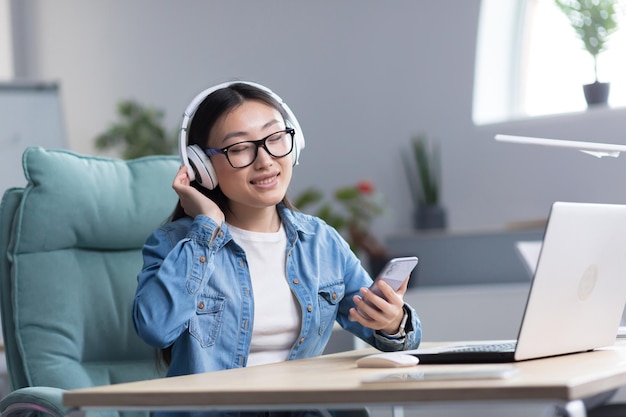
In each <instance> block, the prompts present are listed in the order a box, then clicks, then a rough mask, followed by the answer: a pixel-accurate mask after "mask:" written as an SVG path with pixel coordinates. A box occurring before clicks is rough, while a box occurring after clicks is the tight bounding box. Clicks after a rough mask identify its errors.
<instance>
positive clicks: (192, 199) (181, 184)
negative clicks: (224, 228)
mask: <svg viewBox="0 0 626 417" xmlns="http://www.w3.org/2000/svg"><path fill="white" fill-rule="evenodd" d="M172 188H173V189H174V191H175V192H176V194H178V198H179V199H180V204H181V205H182V207H183V209H184V210H185V213H186V214H187V215H188V216H190V217H196V216H197V215H200V214H204V215H205V216H209V217H211V218H212V219H213V220H215V222H216V223H217V224H218V225H219V224H222V222H223V221H224V213H223V212H222V210H220V208H219V207H218V205H217V204H215V202H213V200H211V199H210V198H208V197H207V196H205V195H204V194H202V193H201V192H200V191H198V190H197V189H195V188H194V187H192V186H191V181H190V180H189V176H188V175H187V167H185V166H181V167H180V169H179V170H178V172H177V173H176V176H175V177H174V182H173V183H172Z"/></svg>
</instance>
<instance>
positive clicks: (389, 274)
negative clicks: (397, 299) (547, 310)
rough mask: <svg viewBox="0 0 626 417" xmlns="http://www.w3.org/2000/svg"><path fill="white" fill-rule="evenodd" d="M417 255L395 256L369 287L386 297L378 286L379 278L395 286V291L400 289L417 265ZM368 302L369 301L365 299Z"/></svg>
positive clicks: (365, 315)
mask: <svg viewBox="0 0 626 417" xmlns="http://www.w3.org/2000/svg"><path fill="white" fill-rule="evenodd" d="M417 261H418V260H417V257H415V256H407V257H403V258H393V259H391V260H390V261H389V262H387V264H386V265H385V266H384V267H383V269H382V270H381V271H380V273H379V274H378V276H377V277H376V279H375V280H374V282H373V283H372V285H370V287H369V289H370V291H372V292H373V293H374V294H376V295H378V296H379V297H383V298H385V296H384V295H383V293H382V292H381V291H380V289H379V288H378V285H376V284H377V282H378V281H379V280H383V281H385V282H386V283H387V284H389V285H390V286H391V288H393V290H394V291H398V289H399V288H400V286H401V285H402V283H403V282H404V281H405V280H406V279H407V277H409V275H410V274H411V271H413V269H415V267H416V266H417ZM363 301H365V302H366V303H367V304H370V302H369V301H367V300H366V299H363ZM370 305H371V304H370ZM357 311H358V312H359V313H360V314H361V315H363V316H364V317H366V318H369V317H368V316H367V314H365V313H363V312H362V311H360V310H359V309H358V308H357Z"/></svg>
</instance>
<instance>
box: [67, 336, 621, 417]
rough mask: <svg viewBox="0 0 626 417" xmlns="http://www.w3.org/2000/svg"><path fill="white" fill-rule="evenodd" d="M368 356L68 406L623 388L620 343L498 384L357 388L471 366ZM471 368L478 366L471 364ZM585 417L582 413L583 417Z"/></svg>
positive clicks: (79, 397)
mask: <svg viewBox="0 0 626 417" xmlns="http://www.w3.org/2000/svg"><path fill="white" fill-rule="evenodd" d="M372 352H373V350H371V349H366V350H359V351H351V352H342V353H337V354H332V355H327V356H321V357H318V358H311V359H304V360H297V361H289V362H283V363H279V364H272V365H263V366H257V367H250V368H241V369H233V370H227V371H220V372H213V373H206V374H197V375H188V376H183V377H175V378H163V379H156V380H150V381H141V382H134V383H124V384H117V385H109V386H102V387H94V388H86V389H78V390H72V391H69V392H67V393H66V394H65V395H64V396H63V402H64V404H65V405H66V406H71V407H76V408H78V409H81V410H89V409H117V410H123V409H138V408H140V409H150V410H155V409H181V410H189V409H204V410H206V409H240V410H242V409H289V408H291V409H296V408H305V407H311V406H313V407H315V406H317V407H327V408H342V407H347V406H355V405H356V406H364V405H371V406H374V405H410V404H413V405H414V404H416V403H423V402H427V403H432V402H438V401H439V402H450V401H453V402H454V401H467V402H473V401H520V402H521V401H528V400H530V401H537V402H546V403H547V402H550V403H557V404H568V403H572V402H578V403H579V402H580V401H576V400H580V399H582V398H584V397H587V396H591V395H594V394H598V393H601V392H604V391H608V390H612V389H615V388H619V387H621V386H624V385H626V343H625V342H618V343H617V344H616V345H615V346H613V347H609V348H605V349H602V350H598V351H594V352H588V353H580V354H573V355H566V356H560V357H554V358H548V359H540V360H532V361H525V362H520V363H517V364H515V366H516V367H517V368H518V370H519V371H518V373H517V374H516V375H515V376H513V377H510V378H508V379H501V380H458V381H428V382H426V381H418V382H388V383H374V384H372V383H369V384H363V383H362V382H361V381H362V380H363V379H364V378H366V377H371V376H373V375H377V374H388V373H406V372H416V371H418V370H420V371H425V370H441V369H445V370H451V369H452V368H456V369H461V368H462V369H466V368H468V367H472V365H418V367H416V368H395V369H388V368H385V369H380V368H379V369H371V368H370V369H364V368H357V367H356V365H355V360H356V359H358V358H360V357H362V356H364V355H366V354H369V353H372ZM474 366H476V365H474ZM578 415H583V416H584V410H583V412H582V414H580V413H578Z"/></svg>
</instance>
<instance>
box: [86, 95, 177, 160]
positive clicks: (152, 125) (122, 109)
mask: <svg viewBox="0 0 626 417" xmlns="http://www.w3.org/2000/svg"><path fill="white" fill-rule="evenodd" d="M117 114H118V116H119V121H118V122H115V123H112V124H111V125H110V126H109V127H108V129H107V130H106V131H105V132H103V133H101V134H100V135H98V137H96V139H95V145H96V148H97V149H100V150H107V149H111V148H117V147H121V154H122V158H124V159H134V158H139V157H142V156H148V155H170V154H174V153H175V152H176V132H173V133H170V132H168V131H167V129H166V128H165V127H164V126H163V112H162V111H161V110H158V109H155V108H152V107H147V106H143V105H141V104H139V103H137V102H135V101H133V100H125V101H121V102H120V103H119V104H118V105H117Z"/></svg>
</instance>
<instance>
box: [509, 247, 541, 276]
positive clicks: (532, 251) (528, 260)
mask: <svg viewBox="0 0 626 417" xmlns="http://www.w3.org/2000/svg"><path fill="white" fill-rule="evenodd" d="M541 244H542V241H541V240H520V241H519V242H515V249H517V252H518V253H519V254H520V256H521V258H522V260H523V261H524V266H526V269H527V270H528V272H529V273H530V276H531V277H532V276H533V275H535V269H537V262H539V253H540V252H541Z"/></svg>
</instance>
